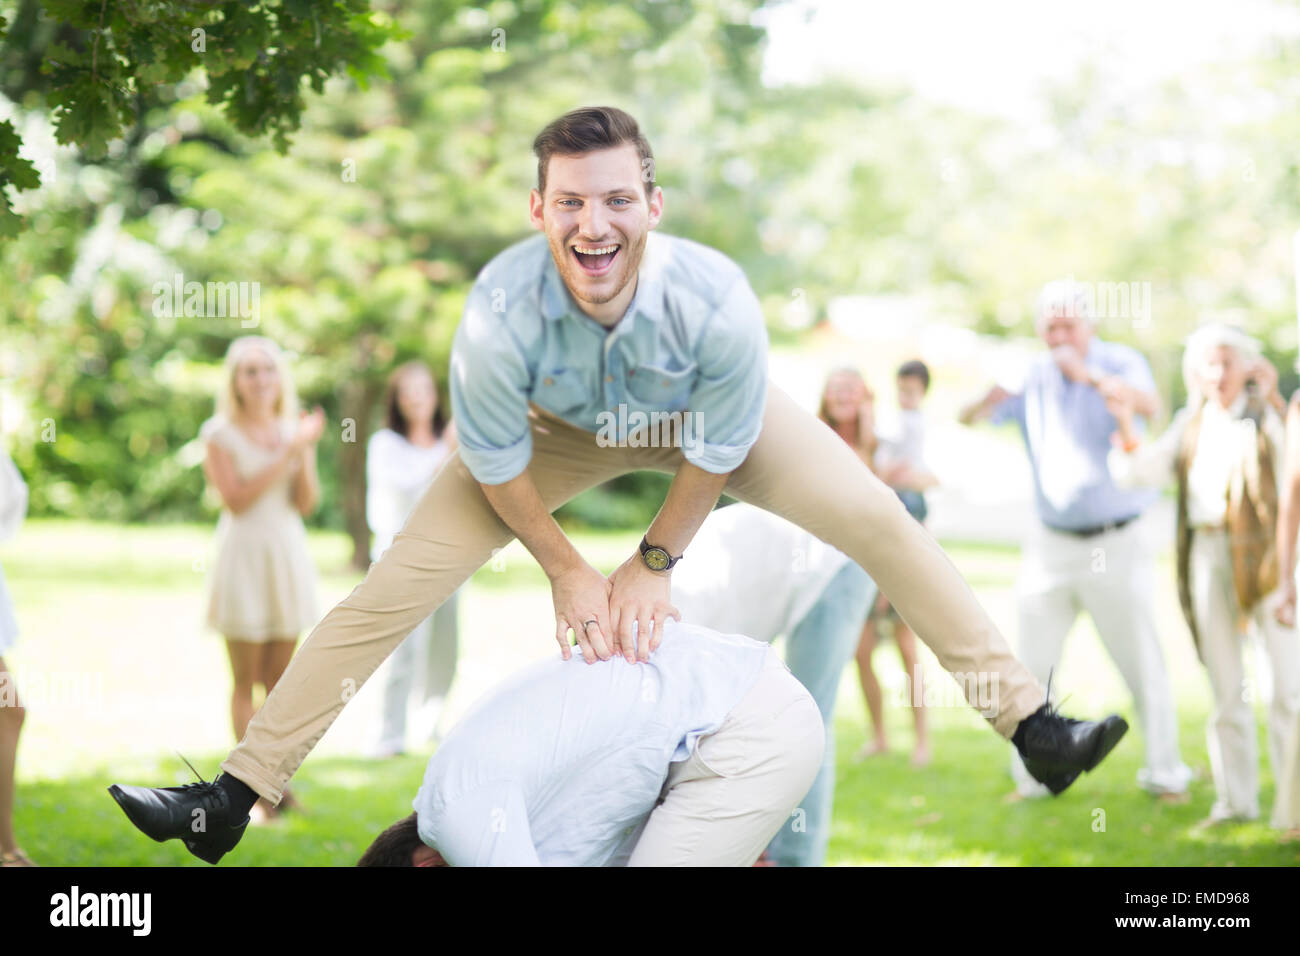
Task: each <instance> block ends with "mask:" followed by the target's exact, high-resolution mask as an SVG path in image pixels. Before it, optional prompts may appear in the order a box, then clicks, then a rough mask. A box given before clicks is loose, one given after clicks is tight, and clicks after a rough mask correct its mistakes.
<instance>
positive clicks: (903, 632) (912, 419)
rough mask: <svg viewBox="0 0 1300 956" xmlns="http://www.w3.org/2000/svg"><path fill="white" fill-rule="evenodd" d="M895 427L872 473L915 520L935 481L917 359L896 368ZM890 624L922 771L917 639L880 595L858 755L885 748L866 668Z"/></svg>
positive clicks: (863, 651) (865, 658) (862, 661)
mask: <svg viewBox="0 0 1300 956" xmlns="http://www.w3.org/2000/svg"><path fill="white" fill-rule="evenodd" d="M896 378H897V385H898V407H899V412H898V424H897V426H896V428H895V429H894V431H893V433H892V434H884V435H879V436H877V437H878V445H877V448H876V457H875V472H876V475H877V476H878V477H879V478H880V480H881V481H883V482H884V483H885V484H887V485H889V486H890V487H891V488H893V489H894V492H895V493H896V494H897V495H898V497H899V498H900V499H902V502H903V505H904V506H905V507H906V508H907V511H908V514H910V515H911V516H912V517H913V518H915V519H916V520H917V521H920V522H924V521H925V516H926V513H927V511H926V505H925V491H926V489H927V488H932V487H934V486H935V485H937V484H938V480H937V479H936V478H935V477H934V475H933V474H932V473H931V472H930V471H929V469H927V468H926V466H925V418H924V415H923V413H922V412H921V401H922V400H923V399H924V398H925V393H926V392H927V391H929V388H930V370H929V369H928V368H927V367H926V365H925V363H924V362H922V361H920V360H919V359H913V360H912V361H910V362H904V363H903V364H902V365H900V366H899V368H898V374H897V376H896ZM885 619H891V620H892V621H893V632H894V641H895V643H897V644H898V653H899V654H900V655H901V656H902V658H903V667H904V668H905V669H906V671H907V686H908V690H909V698H910V700H909V702H910V703H911V705H912V717H913V720H914V721H915V723H916V744H915V746H914V748H913V750H912V764H913V766H917V767H923V766H925V765H926V764H928V763H929V762H930V742H929V735H928V732H927V730H926V723H925V708H924V705H923V701H924V698H925V694H924V688H923V686H922V683H921V681H922V675H921V670H920V667H919V665H918V663H917V659H916V636H915V635H914V634H913V633H912V631H911V629H910V628H908V626H907V625H906V624H905V623H904V622H903V620H902V619H901V618H900V617H899V616H898V615H897V614H896V613H895V612H894V610H893V608H892V607H890V605H889V602H888V601H887V600H886V599H885V596H884V595H883V594H881V595H880V596H879V597H878V598H877V600H876V605H875V607H874V608H873V610H872V612H871V614H869V615H868V616H867V620H866V622H865V623H864V624H863V626H862V639H861V641H860V642H859V644H858V678H859V679H860V680H861V682H862V695H863V696H864V697H865V698H866V700H867V710H868V712H869V713H870V714H871V722H872V725H873V726H874V728H875V737H874V739H873V740H872V742H871V743H868V744H866V745H865V746H864V747H863V748H862V750H861V751H860V753H859V757H870V756H875V755H876V754H880V753H884V752H885V751H887V750H888V749H889V744H888V742H887V740H886V738H885V720H884V716H885V715H884V703H883V700H882V695H881V691H880V682H879V681H877V680H876V674H875V671H874V670H872V667H871V655H872V653H873V652H874V651H875V649H876V622H877V621H883V620H885Z"/></svg>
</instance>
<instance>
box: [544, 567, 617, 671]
mask: <svg viewBox="0 0 1300 956" xmlns="http://www.w3.org/2000/svg"><path fill="white" fill-rule="evenodd" d="M609 597H610V583H609V581H608V580H607V579H606V578H605V575H603V574H601V573H600V572H599V571H597V570H596V569H595V568H593V567H592V566H591V565H590V564H588V563H587V562H586V561H581V562H580V563H578V564H575V565H572V566H571V567H568V568H566V569H565V570H563V571H561V572H560V573H559V574H557V575H555V577H553V578H552V579H551V599H552V600H553V601H554V602H555V639H556V641H558V642H559V644H560V654H561V656H563V658H564V659H565V660H566V661H567V660H568V659H569V658H570V657H572V656H573V652H572V651H571V650H570V649H569V628H573V633H574V635H575V636H576V637H577V639H578V647H580V648H581V649H582V659H583V660H585V661H586V662H587V663H588V664H594V663H596V659H597V658H600V660H602V661H607V660H609V658H610V656H611V653H610V641H609V640H608V637H609V635H611V634H612V633H613V631H612V630H611V628H610V623H609V605H610V600H609ZM593 621H594V622H595V623H589V622H593Z"/></svg>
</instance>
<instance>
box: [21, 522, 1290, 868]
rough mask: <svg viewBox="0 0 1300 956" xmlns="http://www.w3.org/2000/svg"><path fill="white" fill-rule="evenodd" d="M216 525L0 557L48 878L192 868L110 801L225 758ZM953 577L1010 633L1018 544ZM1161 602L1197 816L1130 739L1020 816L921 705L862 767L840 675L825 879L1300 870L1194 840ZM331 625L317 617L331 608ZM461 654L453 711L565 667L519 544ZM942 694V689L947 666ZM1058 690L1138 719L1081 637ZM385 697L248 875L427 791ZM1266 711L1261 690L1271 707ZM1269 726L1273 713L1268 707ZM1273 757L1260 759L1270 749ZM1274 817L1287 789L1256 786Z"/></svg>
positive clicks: (467, 607) (855, 710)
mask: <svg viewBox="0 0 1300 956" xmlns="http://www.w3.org/2000/svg"><path fill="white" fill-rule="evenodd" d="M638 537H639V535H638V534H637V533H635V532H629V533H625V534H579V535H577V536H576V540H577V544H578V547H579V548H580V549H581V550H582V551H583V553H584V554H586V555H587V556H588V557H589V559H590V560H592V562H593V563H594V564H595V565H596V566H597V567H600V568H601V569H602V570H605V571H609V570H612V569H613V568H614V567H615V566H616V565H617V564H618V563H619V562H620V561H621V560H622V559H623V557H624V556H625V555H627V554H629V553H631V550H632V548H634V547H635V544H636V541H637V539H638ZM211 539H212V528H211V527H207V526H166V527H120V526H112V525H94V524H86V523H78V522H60V521H30V522H28V523H27V524H26V525H25V526H24V528H23V530H22V532H21V534H20V535H19V536H18V537H17V538H16V539H14V540H13V541H11V542H8V543H7V544H6V545H5V546H4V547H3V548H0V564H3V566H4V569H5V574H6V578H7V580H8V582H9V587H10V590H11V591H12V593H13V596H14V599H15V603H16V605H17V610H18V616H19V623H20V626H21V628H22V632H23V636H22V638H21V640H20V643H19V646H18V647H17V648H16V649H15V650H14V651H12V652H11V653H10V654H9V655H8V656H7V658H6V659H7V660H8V662H9V663H10V664H11V665H12V666H13V668H14V670H15V672H16V673H17V675H18V677H19V681H20V686H21V687H22V688H23V692H24V693H25V694H26V696H27V697H28V708H29V717H28V721H27V727H26V729H25V731H24V735H23V739H22V742H21V745H20V750H19V768H18V780H19V792H18V807H17V813H16V820H15V825H16V828H17V831H18V834H19V839H20V842H21V843H22V844H23V845H24V847H25V848H26V849H27V851H28V852H29V854H31V855H32V856H33V857H34V858H35V859H36V860H37V861H38V862H41V863H43V864H45V865H80V866H126V865H132V866H134V865H163V866H172V865H197V866H201V865H204V864H201V863H199V862H198V861H197V860H195V859H194V858H193V857H191V856H190V855H189V854H188V853H187V852H185V850H184V849H182V848H181V847H179V846H178V845H174V844H155V843H152V842H150V841H149V840H147V839H145V838H144V837H142V836H141V835H140V834H139V833H137V832H136V831H135V830H134V829H133V828H132V827H130V825H129V824H127V822H126V820H125V818H124V817H123V816H122V815H121V812H120V811H119V810H118V809H117V806H116V804H114V803H113V801H112V799H111V798H110V797H109V796H108V794H107V793H106V792H105V789H104V788H105V787H106V786H107V785H108V784H110V783H113V782H128V783H153V784H166V783H172V782H176V783H183V782H187V781H188V780H191V779H193V777H192V775H191V774H190V773H189V771H188V770H187V769H186V768H185V766H184V764H183V763H182V762H181V760H180V759H179V758H178V757H177V756H176V755H175V752H174V751H177V750H179V751H181V752H182V753H184V754H185V756H186V757H188V758H189V759H190V760H191V761H192V762H193V763H194V765H195V766H196V767H197V768H198V769H199V770H200V771H201V772H202V773H203V774H204V775H205V777H211V776H212V775H213V774H215V772H216V770H217V764H218V763H219V762H220V760H221V759H222V757H223V756H224V755H225V753H226V752H227V751H228V750H229V748H230V746H231V744H232V742H233V741H232V737H231V730H230V723H229V716H228V703H227V701H228V694H229V687H230V683H229V668H228V665H227V662H226V658H225V650H224V646H223V644H222V642H221V641H220V640H219V639H218V638H216V637H215V636H212V635H208V634H205V633H203V631H202V629H201V627H200V618H201V606H202V603H201V602H202V587H203V575H204V568H205V565H206V562H207V561H208V560H209V559H210V551H209V549H210V546H211ZM311 546H312V550H313V554H314V556H315V559H316V563H317V567H318V568H320V569H321V578H322V597H323V600H324V602H325V607H328V606H330V605H332V604H333V603H334V602H336V601H337V600H339V599H340V598H342V597H343V596H344V595H345V594H346V593H347V591H348V590H349V589H350V588H351V587H352V586H354V585H355V584H356V582H357V581H358V580H359V575H357V574H356V573H355V572H352V571H350V570H347V569H346V557H347V554H348V545H347V542H346V541H345V539H344V538H343V537H342V536H341V535H338V534H332V533H313V534H312V535H311ZM950 553H951V554H952V556H953V559H954V560H955V561H956V562H957V564H958V566H959V567H960V568H961V570H962V571H963V573H965V574H966V575H967V577H968V580H970V582H971V585H972V586H973V587H974V588H975V590H976V592H977V593H978V595H979V597H980V599H981V600H982V601H983V602H984V603H985V605H986V607H988V609H989V611H990V613H991V614H992V615H993V616H994V619H995V620H996V621H997V622H998V624H999V625H1000V626H1001V627H1003V629H1004V630H1005V631H1006V632H1007V633H1008V634H1013V633H1014V604H1013V597H1012V592H1011V586H1012V581H1013V578H1014V574H1015V571H1016V566H1017V562H1018V556H1017V553H1016V551H1015V550H1014V549H1005V548H989V547H972V546H967V545H957V546H953V547H952V548H950ZM1161 581H1162V584H1161V590H1160V592H1159V593H1158V594H1156V595H1155V596H1154V599H1155V600H1156V601H1157V602H1158V605H1159V610H1160V615H1161V620H1162V621H1163V622H1164V629H1163V630H1164V635H1163V636H1164V644H1165V650H1166V656H1167V660H1168V663H1169V666H1170V670H1171V673H1172V675H1173V680H1174V686H1175V693H1176V695H1177V700H1178V704H1179V716H1180V724H1181V731H1182V746H1183V756H1184V759H1185V760H1186V761H1187V762H1188V763H1190V764H1191V765H1192V766H1193V767H1195V768H1197V769H1199V770H1200V771H1201V773H1202V775H1203V777H1202V779H1201V780H1200V781H1198V782H1197V783H1196V784H1194V789H1193V795H1192V799H1191V801H1190V802H1189V803H1187V804H1185V805H1178V806H1167V805H1161V804H1157V803H1155V802H1154V801H1152V800H1151V799H1150V798H1149V797H1147V796H1146V795H1145V794H1144V793H1142V792H1141V791H1140V790H1139V789H1138V788H1137V786H1136V785H1135V783H1134V775H1135V774H1136V772H1137V769H1138V768H1139V766H1140V765H1141V763H1142V748H1141V736H1140V734H1139V733H1136V732H1133V733H1130V735H1129V736H1128V737H1127V738H1125V740H1124V742H1123V743H1122V744H1121V745H1120V747H1119V748H1118V749H1117V750H1116V752H1115V753H1114V754H1113V755H1112V756H1111V757H1110V758H1109V759H1108V760H1107V761H1106V762H1105V764H1103V765H1102V767H1101V768H1099V769H1098V770H1097V771H1096V772H1094V773H1093V774H1090V775H1087V776H1085V777H1083V778H1081V779H1080V780H1079V781H1078V782H1077V783H1076V784H1075V785H1074V786H1073V787H1072V788H1071V789H1070V790H1069V791H1067V792H1066V793H1065V794H1064V795H1063V796H1062V797H1060V798H1057V799H1055V800H1050V801H1030V802H1021V803H1008V802H1006V801H1005V800H1004V797H1005V796H1006V795H1007V793H1008V792H1009V791H1010V790H1011V783H1010V777H1009V774H1008V770H1007V761H1008V759H1009V754H1010V750H1009V748H1008V746H1007V744H1006V743H1005V742H1003V741H1002V740H1001V738H999V737H998V736H997V735H996V734H994V733H993V732H992V731H991V730H990V729H989V728H988V727H987V726H986V725H985V724H984V722H983V721H982V720H981V719H980V718H979V717H978V716H977V715H976V714H975V713H974V712H973V711H971V710H969V709H967V708H965V707H960V706H942V707H935V708H932V709H931V710H930V719H931V725H932V727H933V734H932V736H933V750H934V758H935V759H934V763H933V764H932V765H931V766H930V767H929V768H926V769H924V770H915V769H913V768H912V767H911V766H910V765H909V763H908V760H907V757H908V748H909V747H910V745H911V739H912V738H911V727H910V715H909V714H908V713H907V712H906V711H904V710H902V709H901V708H897V707H895V708H892V709H891V710H890V712H889V714H888V725H889V728H890V731H891V738H892V743H893V747H894V751H893V752H892V753H891V754H888V755H885V756H882V757H877V758H873V759H871V760H869V761H867V762H865V763H856V762H854V760H853V755H854V753H855V752H856V751H857V749H858V748H859V747H860V746H861V745H862V743H863V741H864V740H865V737H866V733H865V722H864V721H865V717H864V708H863V706H862V699H861V694H860V692H859V691H858V690H857V686H856V672H855V671H854V670H853V669H849V670H847V671H846V672H845V677H844V684H843V687H842V693H841V699H840V706H839V710H838V713H837V721H836V732H837V752H838V766H839V781H838V787H837V792H836V814H835V823H834V832H833V837H832V842H831V847H830V862H831V863H833V864H842V865H865V864H884V865H912V864H915V865H930V864H946V865H953V864H956V865H970V864H991V865H1022V864H1029V865H1035V864H1038V865H1068V866H1081V865H1084V866H1112V865H1138V866H1152V865H1157V866H1159V865H1226V866H1231V865H1237V866H1249V865H1261V864H1265V865H1294V864H1296V863H1297V862H1300V844H1294V843H1293V844H1286V843H1282V842H1280V841H1279V840H1278V839H1277V835H1276V834H1275V833H1274V832H1273V831H1270V830H1269V829H1268V828H1267V827H1266V826H1265V825H1263V824H1249V825H1241V826H1236V827H1232V828H1229V829H1224V830H1214V831H1210V832H1199V831H1196V830H1194V829H1193V828H1192V825H1193V824H1194V823H1195V822H1196V821H1197V820H1199V819H1200V818H1202V817H1203V816H1204V815H1205V814H1206V812H1207V811H1208V809H1209V805H1210V803H1211V801H1212V796H1213V794H1212V791H1213V788H1212V785H1211V784H1210V782H1209V779H1208V777H1209V774H1208V762H1207V758H1206V751H1205V735H1204V724H1205V718H1206V714H1207V712H1208V687H1207V684H1206V681H1205V677H1204V674H1203V672H1202V671H1201V669H1200V666H1199V664H1197V662H1196V660H1195V657H1194V655H1193V653H1192V650H1191V647H1190V644H1189V641H1188V639H1187V637H1186V633H1185V630H1184V629H1183V626H1182V624H1181V622H1180V620H1179V618H1178V611H1177V604H1176V601H1175V598H1174V595H1173V586H1172V573H1171V572H1170V570H1169V567H1168V561H1167V560H1166V561H1165V562H1164V568H1163V571H1162V578H1161ZM322 610H324V608H322ZM461 613H462V639H461V643H462V659H461V664H460V668H459V671H458V683H457V686H456V689H455V690H454V691H453V694H452V697H451V699H450V700H449V702H448V711H449V714H448V716H449V718H451V719H454V717H455V715H456V714H458V713H462V712H463V711H464V709H465V708H466V707H467V706H468V705H469V704H470V703H472V701H473V699H474V698H475V697H476V696H477V695H478V694H480V693H481V692H482V691H483V690H485V689H486V688H488V687H490V686H491V685H492V684H493V683H494V682H495V681H496V680H499V679H500V678H501V677H502V676H504V675H506V674H508V673H510V672H511V671H512V670H514V669H516V668H518V667H520V666H522V665H523V664H525V663H527V662H529V661H531V660H535V659H538V658H540V657H542V656H545V655H548V654H551V653H553V652H554V650H553V648H554V644H553V638H552V637H551V634H550V633H549V626H548V622H549V621H550V620H551V619H552V618H551V605H550V590H549V587H548V586H547V583H546V580H545V577H544V576H543V575H542V573H541V571H540V570H539V569H538V568H537V567H536V565H535V564H534V563H533V561H532V559H531V558H530V557H529V556H528V555H527V554H526V553H525V552H524V551H523V550H522V549H521V548H520V547H519V546H518V545H517V544H515V545H512V546H511V547H510V548H508V549H506V551H505V552H503V555H502V560H501V561H499V562H497V566H496V568H493V566H491V565H489V566H487V567H485V568H484V569H482V570H481V571H479V573H478V574H477V575H476V576H475V578H474V579H473V582H472V583H471V586H470V588H469V590H468V592H467V593H466V595H465V598H464V601H463V603H462V612H461ZM876 661H877V668H878V672H879V674H880V676H881V679H882V681H884V682H885V683H886V685H887V686H897V685H898V684H899V682H900V681H901V678H902V672H901V669H900V668H899V665H898V662H897V654H896V652H895V650H894V648H893V646H892V645H891V644H888V643H886V644H885V645H884V646H883V647H882V648H881V650H880V651H878V652H877V659H876ZM926 663H927V668H928V670H927V673H928V674H929V675H930V679H931V680H932V681H936V682H937V681H948V678H946V677H944V676H943V675H942V674H941V672H940V670H939V668H938V665H937V664H936V663H935V662H934V660H933V658H929V659H928V660H927V662H926ZM1061 670H1062V677H1061V679H1059V680H1058V686H1059V687H1060V694H1059V697H1064V696H1066V695H1069V702H1068V703H1067V705H1066V707H1065V710H1066V711H1067V712H1069V713H1072V714H1076V715H1096V714H1100V713H1103V712H1105V711H1108V710H1118V711H1119V712H1121V713H1123V714H1124V715H1125V716H1126V717H1128V718H1129V720H1130V723H1133V715H1132V712H1131V706H1130V703H1129V701H1128V700H1127V695H1126V693H1125V691H1124V688H1123V686H1122V684H1121V683H1120V681H1119V678H1118V676H1117V675H1116V673H1115V671H1114V668H1113V667H1112V665H1111V664H1110V662H1109V660H1108V659H1107V658H1106V656H1105V653H1104V651H1103V650H1102V649H1101V645H1100V643H1099V642H1098V640H1097V638H1096V635H1095V634H1094V633H1093V632H1092V630H1091V626H1090V625H1089V624H1088V623H1087V622H1086V621H1081V622H1080V624H1079V626H1078V627H1077V628H1076V631H1075V633H1074V634H1073V636H1072V637H1071V640H1070V643H1069V644H1068V645H1067V650H1066V655H1065V660H1064V661H1063V663H1062V669H1061ZM376 683H377V682H376V681H375V680H372V681H371V682H370V683H369V684H367V685H366V686H365V687H363V688H362V690H361V692H360V693H359V694H358V695H357V697H356V698H355V699H354V700H353V701H352V702H351V703H349V705H348V708H347V709H346V710H345V711H344V712H343V715H342V716H341V717H340V718H339V720H338V721H337V722H336V723H335V725H334V726H333V727H332V728H331V730H330V732H329V733H328V734H326V736H325V738H324V739H323V740H322V742H321V744H320V745H319V746H318V747H317V749H316V750H315V751H314V752H313V754H312V756H311V757H309V758H308V760H307V762H306V763H305V764H304V766H303V768H302V770H301V771H300V773H299V774H298V775H297V777H295V781H294V788H295V793H296V794H297V796H298V797H299V799H300V801H301V802H302V804H303V806H304V812H303V813H302V814H298V815H289V816H286V817H285V818H283V819H281V820H280V821H278V822H276V823H274V824H272V825H270V826H266V827H262V828H259V829H258V830H256V831H254V832H252V833H250V834H249V835H248V836H247V837H245V839H244V841H243V842H242V843H241V844H240V847H239V849H238V851H237V852H236V853H235V854H234V855H233V856H232V857H231V858H229V860H230V863H232V864H237V865H248V866H262V865H308V866H331V865H349V864H351V863H353V862H355V860H356V858H357V857H358V856H359V855H360V853H361V851H362V850H363V849H364V848H365V846H366V845H367V844H368V843H369V841H370V840H371V839H372V838H373V836H374V835H375V834H376V833H377V832H378V831H379V830H380V829H382V828H383V827H384V826H386V825H387V824H389V823H391V822H392V821H394V820H396V819H397V818H399V817H401V816H404V815H405V814H406V813H408V812H409V810H410V804H411V800H412V798H413V797H414V795H415V791H416V789H417V788H418V786H419V783H420V779H421V776H422V774H423V770H424V764H425V761H426V760H427V758H428V755H429V753H430V752H431V750H430V749H429V748H427V747H426V748H425V749H423V750H422V751H417V752H414V753H412V754H410V755H409V756H405V757H401V758H397V759H394V760H389V761H382V762H376V761H370V760H365V759H362V758H360V757H359V756H357V755H358V754H359V753H360V752H361V749H362V747H363V745H364V743H365V741H366V740H367V735H368V734H369V732H371V730H372V729H373V726H374V720H375V719H376V704H377V700H378V695H377V689H376ZM1257 696H1259V695H1257ZM1260 707H1261V713H1262V704H1261V705H1260ZM1260 750H1261V753H1264V752H1265V742H1264V738H1263V735H1262V721H1261V736H1260ZM1262 778H1263V781H1264V789H1263V793H1262V801H1263V807H1264V808H1265V816H1266V815H1267V809H1268V808H1269V807H1270V806H1271V802H1272V798H1273V780H1272V776H1271V773H1270V770H1269V768H1268V767H1267V765H1266V763H1265V765H1264V766H1263V768H1262Z"/></svg>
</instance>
